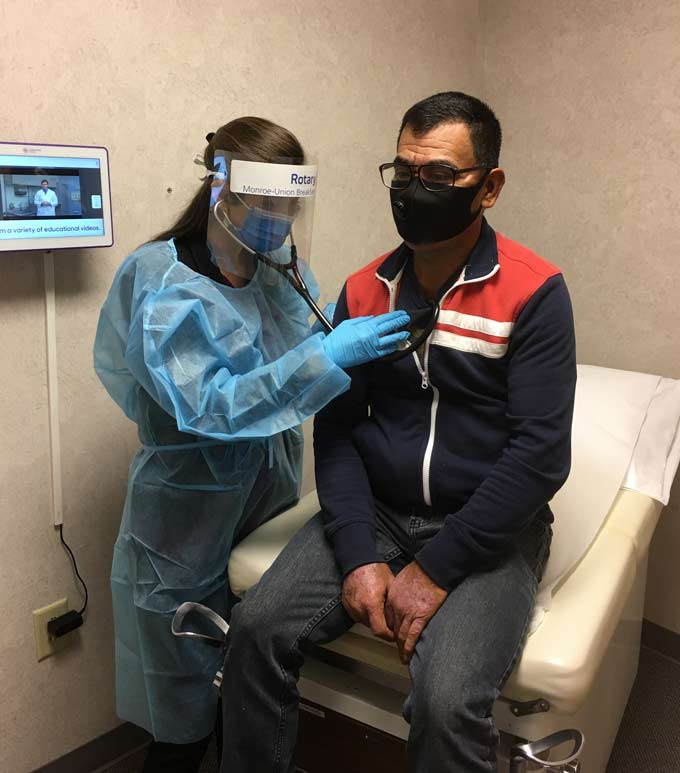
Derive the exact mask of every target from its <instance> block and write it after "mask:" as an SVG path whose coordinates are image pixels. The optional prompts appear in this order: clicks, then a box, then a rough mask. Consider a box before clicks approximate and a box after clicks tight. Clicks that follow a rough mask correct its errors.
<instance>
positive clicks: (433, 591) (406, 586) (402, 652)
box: [385, 561, 449, 663]
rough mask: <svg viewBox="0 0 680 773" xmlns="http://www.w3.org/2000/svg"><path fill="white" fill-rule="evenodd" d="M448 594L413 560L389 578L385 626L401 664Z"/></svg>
mask: <svg viewBox="0 0 680 773" xmlns="http://www.w3.org/2000/svg"><path fill="white" fill-rule="evenodd" d="M448 595H449V592H448V591H447V590H444V589H443V588H440V587H439V585H437V584H436V583H435V582H434V581H433V580H431V579H430V578H429V577H428V576H427V575H426V574H425V572H424V571H423V570H422V569H421V568H420V567H419V566H418V564H417V563H416V562H415V561H412V562H411V563H410V564H407V565H406V566H405V567H404V568H403V569H402V570H401V572H399V574H398V575H397V576H396V577H395V578H394V579H393V580H392V582H391V584H390V588H389V592H388V594H387V603H386V604H385V617H386V620H387V625H388V626H389V627H390V628H391V629H392V631H393V632H394V635H395V637H396V640H397V646H398V647H399V657H400V658H401V662H402V663H408V662H409V660H411V656H412V655H413V650H414V649H415V646H416V642H417V641H418V639H419V637H420V634H421V633H422V632H423V629H424V628H425V626H426V625H427V624H428V622H429V620H430V618H431V617H432V615H434V613H435V612H436V611H437V610H438V609H439V607H440V606H441V605H442V604H443V603H444V601H445V599H446V597H447V596H448Z"/></svg>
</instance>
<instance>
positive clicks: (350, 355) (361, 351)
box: [323, 311, 410, 368]
mask: <svg viewBox="0 0 680 773" xmlns="http://www.w3.org/2000/svg"><path fill="white" fill-rule="evenodd" d="M409 320H410V317H409V315H408V314H407V313H406V312H405V311H391V312H390V313H389V314H381V315H380V316H378V317H355V318H354V319H346V320H345V321H344V322H341V323H340V324H339V325H338V326H337V327H336V328H335V330H334V331H333V332H332V333H329V334H328V335H327V336H326V337H325V338H324V341H323V343H324V347H325V349H326V354H327V355H328V356H329V357H330V359H331V360H333V362H334V363H335V364H336V365H338V366H339V367H340V368H353V367H355V366H356V365H363V364H364V363H365V362H370V361H371V360H375V359H377V358H378V357H384V356H385V355H386V354H392V352H394V351H396V349H397V346H398V345H399V343H400V342H401V341H405V340H406V339H407V338H408V336H409V333H408V330H402V331H401V332H399V333H395V332H394V331H395V330H398V329H399V328H400V327H404V325H407V324H408V322H409Z"/></svg>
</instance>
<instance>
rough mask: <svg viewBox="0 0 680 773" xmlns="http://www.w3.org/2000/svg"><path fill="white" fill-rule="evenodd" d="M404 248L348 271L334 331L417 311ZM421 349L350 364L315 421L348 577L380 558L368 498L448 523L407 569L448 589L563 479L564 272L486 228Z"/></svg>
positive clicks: (566, 406) (568, 401)
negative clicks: (346, 379) (414, 567)
mask: <svg viewBox="0 0 680 773" xmlns="http://www.w3.org/2000/svg"><path fill="white" fill-rule="evenodd" d="M412 260H413V255H412V252H411V250H410V249H409V248H408V247H407V246H406V245H405V244H402V245H401V246H400V247H398V248H397V249H396V250H394V251H393V252H391V253H389V254H387V255H384V256H382V257H380V258H378V259H377V260H376V261H374V262H373V263H371V264H369V265H368V266H366V267H365V268H363V269H361V270H360V271H358V272H356V273H355V274H353V275H352V276H350V277H349V279H348V280H347V282H346V283H345V286H344V288H343V290H342V293H341V295H340V299H339V301H338V305H337V309H336V313H335V320H334V321H335V324H336V325H337V324H339V323H340V322H341V321H342V320H343V319H347V318H349V317H358V316H363V315H366V314H381V313H384V312H386V311H389V310H392V309H395V308H397V309H399V308H406V309H413V308H417V307H419V306H424V305H426V301H425V299H424V298H423V296H422V294H421V292H420V289H419V287H418V284H417V281H416V279H415V275H414V273H413V265H412ZM439 301H440V305H441V312H440V314H439V317H438V320H437V324H436V326H435V329H434V330H433V332H432V334H431V335H430V337H429V338H428V340H427V342H426V344H425V345H424V346H423V347H421V351H420V352H419V353H418V354H415V353H414V354H412V355H409V356H408V357H406V358H404V359H402V360H400V361H397V362H394V363H380V362H374V363H371V364H369V365H364V366H361V367H358V368H354V369H353V370H352V371H351V376H352V386H351V388H350V390H349V391H348V392H345V393H344V394H342V395H340V396H339V397H337V398H336V399H335V400H333V401H332V402H331V403H330V404H329V405H328V406H326V408H324V409H323V410H322V411H321V412H320V413H319V414H318V415H317V417H316V420H315V425H314V451H315V459H316V482H317V489H318V493H319V499H320V502H321V507H322V509H323V513H324V519H325V523H326V533H327V535H328V537H329V539H330V540H331V542H332V544H333V548H334V551H335V556H336V560H337V562H338V565H339V566H340V569H341V571H342V573H343V576H345V575H347V574H348V573H349V572H350V571H352V570H353V569H355V568H356V567H358V566H361V565H363V564H368V563H373V562H381V561H382V557H381V556H380V555H379V554H378V552H377V550H376V542H375V500H376V499H378V500H380V501H383V502H385V503H387V504H389V505H390V506H392V507H396V508H401V509H402V510H413V511H416V512H417V511H418V510H422V509H424V508H425V509H426V508H431V509H432V510H433V511H435V512H437V513H443V514H446V519H445V521H444V526H443V527H442V528H441V529H440V531H439V532H438V533H437V534H436V535H435V536H434V537H433V538H432V539H431V540H430V541H429V542H428V543H427V545H425V547H424V548H423V549H422V550H420V551H419V552H418V554H417V555H416V556H415V560H416V561H417V562H418V564H419V565H420V566H421V567H422V568H423V569H424V571H425V572H426V573H427V574H428V575H429V576H430V577H431V578H432V579H433V580H434V581H435V582H436V583H437V584H438V585H440V586H441V587H442V588H446V589H448V590H450V589H452V588H453V587H454V586H455V585H456V584H457V583H458V582H460V580H461V579H462V578H464V577H465V576H466V575H467V574H469V573H470V572H472V571H474V570H475V569H480V568H483V567H484V566H485V565H489V564H491V563H493V562H494V561H495V560H497V559H498V557H499V556H501V555H502V554H503V553H504V552H506V551H507V550H508V549H509V548H510V546H511V545H512V543H513V540H514V538H515V537H516V535H517V534H519V533H520V532H521V531H522V530H523V529H525V528H526V527H527V526H528V525H529V524H530V522H531V521H532V519H533V518H535V517H540V518H543V519H545V520H548V521H552V513H551V511H550V508H549V505H548V502H549V500H550V499H551V498H552V497H553V495H554V494H555V492H556V491H557V490H558V489H559V488H560V487H561V486H562V484H563V483H564V481H565V480H566V478H567V475H568V473H569V466H570V438H571V421H572V413H573V403H574V388H575V384H576V360H575V342H574V323H573V317H572V311H571V303H570V300H569V294H568V291H567V287H566V285H565V282H564V279H563V277H562V274H561V272H560V271H559V269H557V268H555V267H554V266H552V265H550V264H549V263H547V262H546V261H544V260H543V259H542V258H540V257H538V256H537V255H535V254H534V253H533V252H531V251H530V250H528V249H526V248H525V247H522V246H521V245H519V244H517V243H515V242H512V241H511V240H509V239H507V238H505V237H503V236H501V235H500V234H497V233H496V232H495V231H494V230H493V229H492V228H491V227H490V226H489V225H488V224H487V223H486V221H484V223H483V227H482V232H481V235H480V238H479V240H478V242H477V244H476V245H475V248H474V249H473V251H472V253H471V255H470V257H469V259H468V262H467V264H466V266H465V268H464V270H463V272H462V273H461V274H460V275H459V276H457V277H452V278H451V281H450V282H448V283H447V284H446V285H445V286H444V287H443V288H442V290H441V291H440V297H439Z"/></svg>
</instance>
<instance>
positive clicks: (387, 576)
mask: <svg viewBox="0 0 680 773" xmlns="http://www.w3.org/2000/svg"><path fill="white" fill-rule="evenodd" d="M393 580H394V577H393V575H392V572H391V571H390V568H389V566H388V565H387V564H365V565H364V566H359V567H357V568H356V569H354V571H352V572H350V573H349V574H348V575H347V577H345V581H344V582H343V584H342V604H343V606H344V607H345V609H346V610H347V614H348V615H349V616H350V617H351V618H352V620H354V621H355V622H357V623H363V624H364V625H366V626H368V627H369V628H370V629H371V631H373V633H374V635H375V636H379V637H380V638H381V639H385V641H394V635H393V634H392V631H391V630H390V629H389V628H388V626H387V623H386V621H385V599H386V598H387V593H388V591H389V588H390V585H391V583H392V582H393Z"/></svg>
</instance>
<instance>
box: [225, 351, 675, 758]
mask: <svg viewBox="0 0 680 773" xmlns="http://www.w3.org/2000/svg"><path fill="white" fill-rule="evenodd" d="M679 425H680V381H674V380H671V379H663V378H660V377H658V376H651V375H648V374H642V373H633V372H629V371H617V370H611V369H607V368H599V367H592V366H585V365H584V366H579V372H578V386H577V393H576V406H575V414H574V423H573V432H572V448H573V454H572V455H573V461H572V471H571V474H570V476H569V479H568V481H567V483H566V484H565V486H564V487H563V488H562V489H561V491H560V492H558V494H557V496H556V497H555V498H554V500H553V502H552V508H553V511H554V513H555V525H554V538H553V544H552V549H551V556H550V559H549V562H548V564H547V567H546V571H545V575H544V578H543V581H542V583H541V585H540V587H539V592H538V596H537V600H536V608H535V613H534V618H533V621H532V625H531V628H530V632H529V635H528V638H527V641H526V644H525V647H524V650H523V654H522V656H521V658H520V660H519V662H518V664H517V666H516V668H515V670H514V672H513V673H512V675H511V677H510V679H509V681H508V682H507V684H506V686H505V688H504V690H503V692H502V695H501V696H500V697H499V699H498V700H497V702H496V704H495V707H494V717H495V720H496V723H497V727H498V729H499V731H500V733H501V750H500V754H499V770H501V771H504V773H505V771H511V772H512V771H523V770H539V769H545V770H553V771H575V770H578V769H579V762H580V766H581V767H580V769H581V770H582V771H584V773H604V771H605V770H606V766H607V760H608V758H609V755H610V752H611V749H612V745H613V743H614V739H615V738H616V734H617V731H618V727H619V724H620V721H621V717H622V715H623V711H624V708H625V706H626V703H627V700H628V696H629V694H630V690H631V687H632V685H633V682H634V680H635V675H636V672H637V667H638V658H639V651H640V634H641V625H642V616H643V606H644V598H645V581H646V575H647V558H648V550H649V544H650V541H651V538H652V535H653V533H654V529H655V527H656V524H657V521H658V519H659V515H660V512H661V509H662V506H663V504H667V502H668V496H669V492H670V486H671V483H672V480H673V477H674V475H675V471H676V469H677V466H678V461H679V460H680V426H679ZM318 510H319V503H318V499H317V497H316V492H311V493H309V494H308V495H307V496H305V497H303V498H302V499H301V500H300V502H299V503H298V505H297V506H295V507H293V508H292V509H290V510H288V511H286V512H284V513H282V514H281V515H279V516H277V517H276V518H274V519H273V520H271V521H269V522H267V523H266V524H264V525H263V526H261V527H259V528H258V529H257V530H256V531H254V532H253V533H251V534H250V535H249V536H248V537H247V538H246V539H245V540H243V542H241V543H240V544H239V545H238V546H237V547H236V549H235V550H234V551H233V552H232V554H231V558H230V563H229V580H230V583H231V587H232V590H233V591H234V593H236V594H237V595H238V596H242V595H243V594H244V593H245V592H246V591H247V590H248V588H250V587H251V586H252V585H253V584H255V583H256V582H257V581H258V580H259V578H260V577H261V576H262V574H263V573H264V572H265V571H266V570H267V568H268V567H269V566H270V565H271V564H272V562H273V561H274V559H275V558H276V556H277V555H278V554H279V552H280V551H281V550H282V548H283V547H284V546H285V545H286V543H287V542H288V540H289V539H290V538H291V537H292V536H293V534H294V533H295V532H296V531H297V530H298V529H299V528H300V527H301V526H302V525H303V524H304V523H305V522H306V521H307V520H308V519H309V518H311V517H312V516H313V515H314V514H315V513H317V512H318ZM407 691H408V671H407V669H406V668H405V667H404V666H402V665H401V663H400V662H399V659H398V657H397V652H396V648H395V646H394V645H393V644H389V643H386V642H383V641H382V640H380V639H377V638H375V637H373V636H372V634H371V633H370V631H369V630H368V629H366V628H364V627H363V626H362V625H355V626H354V627H353V628H352V629H351V631H349V632H348V633H347V634H345V635H344V636H342V637H340V638H339V639H337V640H336V641H334V642H331V643H330V644H327V645H325V646H324V647H323V648H318V651H317V652H316V653H313V654H312V656H311V657H310V658H308V660H307V662H306V664H305V667H304V668H303V671H302V676H301V680H300V693H301V696H302V698H303V700H308V701H311V702H313V704H316V705H317V706H321V707H326V708H327V709H329V710H333V711H336V712H338V713H340V714H342V715H344V716H346V717H351V718H352V719H355V720H358V721H360V722H362V723H364V724H365V725H368V726H370V727H373V728H377V729H379V730H381V731H383V732H386V733H389V734H390V735H392V736H396V737H397V738H406V737H407V734H408V726H407V724H406V722H405V721H404V719H403V718H402V715H401V703H402V701H403V698H404V696H405V694H406V693H407ZM546 738H547V740H545V741H543V740H542V739H546ZM584 739H585V743H584ZM532 757H537V758H542V759H544V760H546V761H545V762H544V763H542V767H541V766H538V765H537V764H534V763H531V762H529V760H531V758H532ZM547 760H551V761H552V762H548V761H547ZM367 769H368V768H367Z"/></svg>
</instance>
